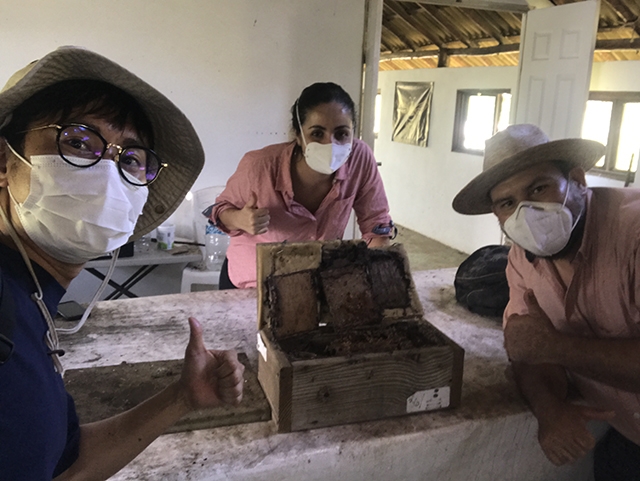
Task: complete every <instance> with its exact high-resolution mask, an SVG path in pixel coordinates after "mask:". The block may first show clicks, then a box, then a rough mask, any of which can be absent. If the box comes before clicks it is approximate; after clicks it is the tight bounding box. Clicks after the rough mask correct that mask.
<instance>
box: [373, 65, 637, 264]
mask: <svg viewBox="0 0 640 481" xmlns="http://www.w3.org/2000/svg"><path fill="white" fill-rule="evenodd" d="M517 76H518V68H517V67H474V68H464V69H458V68H456V69H453V68H451V69H421V70H406V71H385V72H380V74H379V83H378V88H379V89H380V91H381V94H382V122H381V125H380V134H379V135H378V139H377V140H376V144H375V154H376V158H377V159H378V161H380V162H382V167H381V168H380V171H381V174H382V178H383V180H384V184H385V188H386V191H387V195H388V197H389V203H390V205H391V214H392V216H393V219H394V221H395V222H397V223H398V224H402V225H404V226H405V227H408V228H410V229H412V230H415V231H417V232H419V233H421V234H423V235H426V236H428V237H431V238H433V239H436V240H438V241H440V242H442V243H443V244H446V245H449V246H451V247H453V248H455V249H458V250H461V251H463V252H467V253H471V252H473V251H474V250H476V249H478V248H479V247H482V246H483V245H487V244H495V243H499V242H500V240H501V235H500V230H499V228H498V224H497V221H496V220H495V218H494V217H493V215H491V214H487V215H480V216H464V215H460V214H457V213H456V212H455V211H454V210H453V209H452V208H451V201H452V200H453V198H454V197H455V195H456V194H457V193H458V192H459V191H460V189H462V187H464V186H465V185H466V184H467V182H469V181H470V180H471V179H472V178H473V177H475V176H476V175H477V174H479V173H480V172H481V171H482V157H481V156H477V155H470V154H461V153H457V152H452V151H451V144H452V139H453V124H454V116H455V103H456V91H457V90H459V89H469V88H479V89H493V88H510V89H511V90H512V92H514V91H515V88H516V85H517ZM639 76H640V62H636V61H628V62H606V63H595V64H594V65H593V71H592V77H591V85H590V89H591V90H611V91H640V84H638V82H637V81H636V79H637V78H638V77H639ZM398 81H433V82H435V84H434V96H433V104H432V110H431V127H430V132H429V145H428V147H426V148H422V147H416V146H411V145H406V144H402V143H398V142H392V141H391V128H392V119H393V96H394V91H395V82H398ZM587 181H588V183H589V185H591V186H612V187H622V186H623V183H622V182H621V181H615V180H612V179H607V178H604V177H599V176H595V175H589V176H587ZM636 186H640V176H638V180H637V182H636Z"/></svg>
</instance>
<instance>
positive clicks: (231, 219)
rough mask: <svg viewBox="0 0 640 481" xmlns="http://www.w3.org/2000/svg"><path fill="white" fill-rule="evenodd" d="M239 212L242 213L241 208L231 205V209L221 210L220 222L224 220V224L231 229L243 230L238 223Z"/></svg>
mask: <svg viewBox="0 0 640 481" xmlns="http://www.w3.org/2000/svg"><path fill="white" fill-rule="evenodd" d="M239 214H240V209H236V208H234V207H230V208H229V209H226V210H223V211H222V212H220V214H219V215H218V219H220V222H222V224H223V225H224V226H225V227H226V228H227V230H229V231H233V230H241V227H240V226H239V225H238V223H237V219H238V217H239Z"/></svg>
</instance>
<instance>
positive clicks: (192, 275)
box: [180, 186, 224, 293]
mask: <svg viewBox="0 0 640 481" xmlns="http://www.w3.org/2000/svg"><path fill="white" fill-rule="evenodd" d="M223 190H224V186H212V187H205V188H204V189H200V190H197V191H195V192H194V193H193V228H194V231H195V234H196V236H195V238H196V242H198V243H199V244H203V245H204V242H205V230H206V227H207V222H208V221H207V218H206V217H205V216H203V215H202V211H203V210H204V209H206V208H207V207H209V206H210V205H212V204H215V202H216V197H218V195H220V193H221V192H222V191H223ZM201 250H202V256H203V259H204V258H205V255H206V253H205V250H204V247H202V248H201ZM219 279H220V270H219V269H218V270H204V269H197V268H195V267H188V266H187V267H185V268H184V269H183V271H182V283H181V286H180V292H182V293H185V292H191V290H192V288H193V285H194V284H199V285H200V284H203V285H206V286H211V287H212V288H213V289H217V288H218V281H219Z"/></svg>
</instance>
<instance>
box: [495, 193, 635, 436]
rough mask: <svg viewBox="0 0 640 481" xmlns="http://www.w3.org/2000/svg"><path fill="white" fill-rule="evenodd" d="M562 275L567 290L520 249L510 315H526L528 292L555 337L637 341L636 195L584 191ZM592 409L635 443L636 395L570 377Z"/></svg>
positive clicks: (511, 269) (515, 250)
mask: <svg viewBox="0 0 640 481" xmlns="http://www.w3.org/2000/svg"><path fill="white" fill-rule="evenodd" d="M571 267H572V268H573V273H567V274H565V276H566V278H567V279H569V282H567V287H566V288H565V287H564V286H565V283H563V281H562V278H561V277H560V274H559V273H558V271H557V270H556V269H555V267H554V264H553V262H551V261H549V260H547V259H544V258H540V257H536V258H534V259H533V261H532V262H530V261H529V260H527V258H526V256H525V252H524V250H523V249H522V248H521V247H519V246H513V247H512V248H511V250H510V252H509V264H508V266H507V279H508V281H509V290H510V294H509V298H510V300H509V304H508V305H507V309H506V310H505V314H504V321H505V323H506V322H507V321H506V320H507V319H508V317H509V316H510V315H511V314H514V313H517V314H525V313H527V312H528V311H527V307H526V304H525V302H524V300H523V294H524V292H525V291H526V289H533V291H534V293H535V296H536V299H537V300H538V303H539V304H540V307H542V309H543V310H544V312H545V313H546V314H547V316H549V318H550V319H551V322H552V323H553V325H554V326H555V327H556V329H558V330H559V331H560V332H564V333H568V334H572V335H575V336H584V337H598V338H610V339H629V338H640V191H639V190H636V189H609V188H594V189H590V191H589V192H588V200H587V220H586V224H585V230H584V236H583V239H582V245H581V246H580V249H579V251H578V253H577V254H576V257H575V259H574V260H573V262H572V263H571ZM571 375H572V379H573V380H574V382H575V384H576V386H577V387H578V389H579V390H580V393H581V394H582V395H583V396H584V398H585V399H586V400H587V401H589V402H590V403H591V404H593V405H595V406H598V407H600V408H603V409H610V410H614V411H615V412H616V417H615V419H614V420H612V421H611V425H612V426H614V427H615V428H616V429H617V430H618V431H620V432H621V433H622V434H623V435H624V436H626V437H627V438H629V439H631V440H632V441H634V442H635V443H636V444H640V395H639V394H638V393H632V392H626V391H622V390H620V389H616V388H613V387H611V386H608V385H606V384H603V383H600V382H597V381H594V380H592V379H589V378H586V377H584V376H580V375H578V374H576V373H573V372H572V373H571Z"/></svg>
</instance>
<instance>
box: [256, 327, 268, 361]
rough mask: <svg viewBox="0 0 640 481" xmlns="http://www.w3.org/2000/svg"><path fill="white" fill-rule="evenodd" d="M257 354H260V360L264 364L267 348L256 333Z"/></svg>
mask: <svg viewBox="0 0 640 481" xmlns="http://www.w3.org/2000/svg"><path fill="white" fill-rule="evenodd" d="M257 347H258V352H259V353H260V354H262V359H264V362H267V346H265V345H264V341H263V340H262V336H261V335H260V333H258V346H257Z"/></svg>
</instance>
